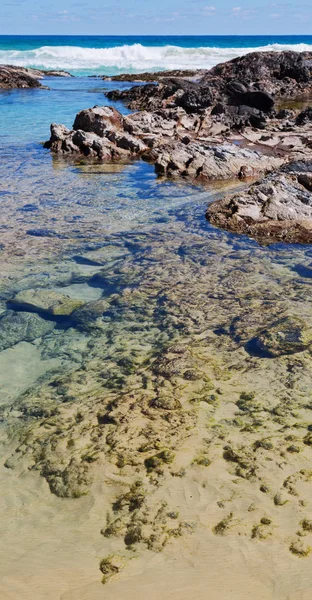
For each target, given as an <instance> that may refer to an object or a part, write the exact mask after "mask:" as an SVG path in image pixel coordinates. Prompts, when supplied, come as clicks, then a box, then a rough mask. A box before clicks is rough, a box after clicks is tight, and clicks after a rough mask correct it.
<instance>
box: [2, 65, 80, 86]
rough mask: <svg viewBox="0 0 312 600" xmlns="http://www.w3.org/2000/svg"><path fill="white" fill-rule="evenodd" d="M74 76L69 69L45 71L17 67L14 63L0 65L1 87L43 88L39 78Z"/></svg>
mask: <svg viewBox="0 0 312 600" xmlns="http://www.w3.org/2000/svg"><path fill="white" fill-rule="evenodd" d="M45 76H49V77H72V75H71V74H70V73H68V72H67V71H56V70H52V71H45V70H41V69H29V68H27V67H15V66H13V65H0V89H5V90H9V89H14V88H43V87H46V86H43V85H42V84H41V83H40V82H39V81H38V79H42V77H45Z"/></svg>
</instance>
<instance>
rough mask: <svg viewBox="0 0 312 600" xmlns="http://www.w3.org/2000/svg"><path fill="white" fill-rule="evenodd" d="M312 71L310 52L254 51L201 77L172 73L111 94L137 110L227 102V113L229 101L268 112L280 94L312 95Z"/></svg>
mask: <svg viewBox="0 0 312 600" xmlns="http://www.w3.org/2000/svg"><path fill="white" fill-rule="evenodd" d="M311 73H312V54H311V53H308V52H304V53H298V52H253V53H251V54H247V55H245V56H242V57H239V58H236V59H234V60H231V61H229V62H226V63H222V64H220V65H217V66H216V67H214V68H213V69H211V70H210V71H207V72H206V73H204V75H202V77H201V78H200V79H199V81H190V80H188V79H187V78H184V77H168V76H167V78H162V79H159V84H158V85H151V84H148V85H145V86H136V87H134V88H131V89H130V90H122V91H112V92H108V94H107V96H108V98H110V99H114V100H116V99H119V100H122V101H124V102H125V103H126V104H127V106H128V107H129V108H132V109H149V110H151V109H152V110H156V109H157V108H164V107H165V106H170V107H172V106H182V107H183V108H184V109H185V110H186V111H187V112H199V111H201V110H203V109H205V108H207V107H216V106H219V105H220V104H222V108H223V112H225V110H226V107H228V106H248V107H251V108H254V109H257V110H259V111H263V112H264V113H269V112H270V111H271V110H272V108H273V105H274V99H276V98H296V97H298V96H302V95H309V94H310V93H311V91H312V86H311ZM219 110H220V107H219Z"/></svg>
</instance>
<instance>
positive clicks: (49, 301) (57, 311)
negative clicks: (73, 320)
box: [10, 289, 84, 316]
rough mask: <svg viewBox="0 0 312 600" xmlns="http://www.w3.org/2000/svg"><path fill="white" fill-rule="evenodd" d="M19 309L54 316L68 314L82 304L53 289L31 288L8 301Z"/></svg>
mask: <svg viewBox="0 0 312 600" xmlns="http://www.w3.org/2000/svg"><path fill="white" fill-rule="evenodd" d="M10 303H11V304H12V305H13V306H15V307H16V308H18V309H19V310H26V311H29V310H31V311H34V312H38V313H45V314H50V315H54V316H68V315H71V313H72V312H74V310H76V309H77V308H80V307H81V306H83V304H84V302H83V301H81V300H74V299H73V298H70V297H69V296H66V295H65V294H60V293H58V292H55V291H53V290H46V289H31V290H25V291H22V292H19V293H18V294H16V296H15V297H14V298H13V299H12V300H11V302H10Z"/></svg>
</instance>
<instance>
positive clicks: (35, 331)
mask: <svg viewBox="0 0 312 600" xmlns="http://www.w3.org/2000/svg"><path fill="white" fill-rule="evenodd" d="M54 327H55V323H53V322H51V321H46V320H45V319H43V318H42V317H40V316H39V315H36V314H33V313H28V312H13V311H11V310H9V311H6V312H4V313H3V314H1V315H0V352H1V351H2V350H6V349H7V348H11V347H12V346H14V345H15V344H17V343H18V342H32V341H33V340H36V339H37V338H40V337H42V336H44V335H46V334H47V333H50V332H51V331H52V330H53V329H54Z"/></svg>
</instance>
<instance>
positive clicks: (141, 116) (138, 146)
mask: <svg viewBox="0 0 312 600" xmlns="http://www.w3.org/2000/svg"><path fill="white" fill-rule="evenodd" d="M223 129H224V127H223V126H222V125H221V126H219V125H217V127H216V128H215V125H214V123H212V122H211V121H210V119H209V118H207V119H206V120H205V119H204V120H203V121H201V120H200V119H198V117H197V116H196V115H188V114H187V113H186V112H185V111H184V109H182V108H176V109H170V110H164V109H163V110H159V111H157V112H155V113H150V112H146V111H143V112H140V113H134V114H133V115H129V116H126V117H123V116H122V115H121V114H120V113H118V111H116V109H113V108H110V107H95V108H93V109H88V110H86V111H81V113H79V114H78V115H77V117H76V119H75V123H74V129H73V130H69V129H67V128H65V127H64V126H63V125H56V124H52V125H51V138H50V140H49V141H48V142H46V144H45V146H46V147H47V148H50V149H51V151H52V152H53V153H55V154H62V155H70V154H74V155H75V154H76V155H79V154H82V155H84V156H87V157H90V158H96V159H100V160H101V161H127V160H128V161H129V159H133V158H139V157H142V158H144V160H147V161H150V162H153V163H154V164H155V170H156V172H157V174H159V175H166V176H171V177H176V176H184V177H190V178H192V179H202V180H214V179H220V180H222V179H231V178H235V177H236V178H242V179H244V178H245V177H246V176H253V175H255V174H257V173H261V172H267V171H269V170H270V169H272V168H276V167H277V166H279V165H281V164H282V162H283V159H282V158H279V157H278V156H268V155H267V154H266V155H265V156H263V155H262V154H261V153H260V152H259V151H258V150H254V149H251V148H245V147H241V146H239V145H237V144H233V143H229V142H224V143H222V139H220V138H219V139H218V138H217V139H216V138H215V134H220V133H221V132H222V130H223Z"/></svg>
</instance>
